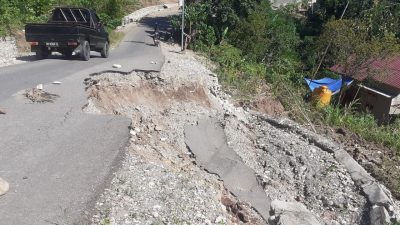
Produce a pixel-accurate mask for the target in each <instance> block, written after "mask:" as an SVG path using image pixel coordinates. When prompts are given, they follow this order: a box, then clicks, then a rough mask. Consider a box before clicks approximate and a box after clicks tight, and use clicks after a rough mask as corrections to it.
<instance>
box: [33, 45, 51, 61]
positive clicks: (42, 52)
mask: <svg viewBox="0 0 400 225" xmlns="http://www.w3.org/2000/svg"><path fill="white" fill-rule="evenodd" d="M49 54H50V52H49V51H47V49H45V48H40V49H38V50H37V51H36V59H37V60H41V59H47V58H48V57H49Z"/></svg>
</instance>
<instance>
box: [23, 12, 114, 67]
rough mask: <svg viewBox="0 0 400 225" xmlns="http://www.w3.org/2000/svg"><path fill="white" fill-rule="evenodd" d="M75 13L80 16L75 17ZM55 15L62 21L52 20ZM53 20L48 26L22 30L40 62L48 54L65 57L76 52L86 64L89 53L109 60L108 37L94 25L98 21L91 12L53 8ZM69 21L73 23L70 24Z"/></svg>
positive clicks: (46, 24) (27, 27) (28, 25)
mask: <svg viewBox="0 0 400 225" xmlns="http://www.w3.org/2000/svg"><path fill="white" fill-rule="evenodd" d="M67 12H68V13H69V16H67V14H66V13H67ZM74 12H76V13H75V14H74ZM78 13H79V14H80V15H82V16H81V17H78V16H77V14H78ZM58 14H61V15H62V17H64V18H65V21H62V20H60V21H58V20H57V19H55V18H60V17H61V16H60V15H58ZM84 15H85V16H84ZM62 17H61V18H62ZM52 18H53V20H50V22H48V23H44V24H38V23H32V24H27V25H26V26H25V38H26V40H27V41H28V42H30V43H31V51H32V52H36V55H37V57H38V58H39V59H42V58H46V57H47V56H48V55H49V54H51V52H60V53H62V54H64V55H65V56H67V57H71V56H72V53H73V52H75V53H77V54H80V55H81V58H82V59H83V60H89V58H90V51H98V52H100V53H101V55H102V56H103V57H108V48H109V39H108V33H107V32H106V31H105V30H104V27H103V26H102V25H101V23H99V22H96V21H98V17H97V16H96V15H95V14H94V12H92V11H90V10H88V9H83V8H56V9H55V10H54V11H53V16H52ZM68 18H70V19H71V18H74V19H73V20H72V21H69V20H68ZM78 18H80V20H78ZM54 20H56V21H54Z"/></svg>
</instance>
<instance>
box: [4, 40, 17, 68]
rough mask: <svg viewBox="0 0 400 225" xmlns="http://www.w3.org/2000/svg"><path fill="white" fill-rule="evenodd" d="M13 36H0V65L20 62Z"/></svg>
mask: <svg viewBox="0 0 400 225" xmlns="http://www.w3.org/2000/svg"><path fill="white" fill-rule="evenodd" d="M17 56H18V51H17V45H16V42H15V39H14V38H10V37H7V38H0V67H3V66H9V65H14V64H17V63H21V61H20V60H17Z"/></svg>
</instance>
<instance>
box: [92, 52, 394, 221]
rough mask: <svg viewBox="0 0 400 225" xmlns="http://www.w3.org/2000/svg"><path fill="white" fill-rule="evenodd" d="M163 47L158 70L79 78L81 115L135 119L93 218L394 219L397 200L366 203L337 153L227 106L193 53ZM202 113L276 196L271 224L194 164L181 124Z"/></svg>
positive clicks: (203, 167)
mask: <svg viewBox="0 0 400 225" xmlns="http://www.w3.org/2000/svg"><path fill="white" fill-rule="evenodd" d="M163 50H164V54H165V56H166V62H168V63H166V64H165V65H164V67H163V68H162V71H161V72H160V73H155V72H143V71H142V72H133V73H131V74H125V75H124V74H116V73H105V74H100V75H96V76H92V77H91V78H90V79H88V80H87V81H86V84H87V93H88V96H89V103H88V105H87V106H86V107H85V111H87V112H89V113H109V114H110V113H112V114H118V115H124V116H126V117H129V118H131V120H132V124H131V131H130V132H131V141H130V146H129V147H128V154H127V157H126V160H125V162H124V165H123V167H122V168H121V170H120V171H119V172H118V173H117V174H116V177H115V178H114V180H113V182H112V185H111V187H110V189H109V190H107V191H106V192H105V193H104V194H103V197H102V198H101V199H100V201H99V202H98V204H97V208H98V213H97V214H96V215H95V216H94V219H93V223H94V224H101V223H104V222H109V223H111V224H221V223H222V224H244V223H246V224H266V223H269V224H282V225H284V224H304V225H305V224H332V225H333V224H363V225H364V224H384V222H390V220H391V222H394V220H395V216H396V213H395V211H396V210H397V205H396V204H397V203H395V202H394V201H393V200H390V202H391V204H390V205H383V207H384V209H385V210H386V211H383V208H377V207H380V206H382V205H379V204H374V203H373V202H371V199H370V198H369V197H370V196H368V195H367V194H366V192H365V190H364V189H365V186H363V185H362V184H360V183H359V182H357V179H354V171H351V168H350V169H349V167H348V166H347V163H346V162H345V161H343V160H340V158H339V157H338V156H337V155H336V154H335V152H332V151H327V150H326V149H324V147H323V146H322V145H321V144H318V143H316V142H315V141H313V139H311V138H310V137H308V136H306V135H304V134H301V133H299V132H298V131H297V130H296V129H295V128H296V127H297V126H298V125H294V126H292V127H290V126H289V127H288V126H283V127H282V126H280V125H279V124H276V123H273V122H272V121H273V120H268V119H266V118H268V117H264V116H260V115H258V114H257V113H253V112H248V111H245V110H244V109H243V108H240V107H239V108H237V107H235V106H233V105H232V104H231V103H230V102H229V96H227V95H226V94H224V93H223V92H222V91H221V88H220V86H219V84H218V80H217V78H216V77H215V75H214V74H213V73H212V72H210V71H209V70H208V69H207V68H206V67H205V66H203V65H202V64H201V63H199V62H198V61H197V60H196V58H195V55H193V54H192V53H190V52H189V53H187V54H186V55H182V54H178V53H176V52H177V51H176V50H177V49H175V48H174V47H171V46H163ZM208 118H212V121H218V123H219V124H221V129H223V131H224V133H225V135H226V137H225V138H224V139H225V140H222V141H223V142H224V143H225V144H226V146H228V147H226V148H225V149H227V151H234V154H235V155H237V156H239V158H240V159H239V160H238V161H240V162H242V163H243V165H244V166H246V167H247V168H249V169H251V170H252V171H254V174H255V176H257V180H258V181H259V182H258V184H256V185H260V186H261V187H262V189H263V190H264V191H265V193H266V195H267V196H269V197H270V198H271V199H272V200H273V201H272V204H271V206H268V208H269V210H270V211H269V213H270V214H271V217H269V218H268V221H265V220H263V219H262V217H261V216H260V215H259V214H258V213H257V211H258V212H260V211H259V209H257V206H256V205H253V207H255V209H252V208H251V206H249V204H247V203H246V202H241V201H238V200H243V199H241V197H240V195H237V197H234V196H233V195H232V194H231V193H230V192H232V193H233V194H235V192H234V190H233V189H234V188H231V189H230V190H229V189H228V190H227V189H226V187H229V185H228V186H226V185H224V182H223V181H224V172H220V173H217V174H215V175H214V174H209V173H207V172H206V171H210V172H213V171H212V170H210V169H209V168H207V167H208V166H209V164H207V163H204V164H203V163H199V161H198V160H199V159H198V157H200V155H196V152H195V151H191V150H193V149H187V143H186V142H185V126H194V127H196V126H198V125H199V124H198V121H202V120H204V119H206V120H207V119H208ZM202 138H203V139H204V137H202ZM202 138H200V137H199V139H202ZM205 142H207V139H204V142H203V143H205ZM333 145H335V144H334V143H333ZM188 146H189V145H188ZM189 147H190V146H189ZM217 151H218V149H217ZM228 155H229V154H228ZM214 165H217V166H218V163H216V164H214ZM221 165H223V163H221ZM232 165H233V164H232ZM216 171H217V172H218V171H220V170H216ZM222 171H226V170H222ZM229 171H230V172H232V171H235V170H234V169H232V168H231V169H230V170H229ZM214 172H215V171H214ZM231 175H232V174H231ZM231 177H235V176H234V174H233V176H231ZM240 181H241V180H240V179H238V182H240ZM382 190H385V191H386V189H382ZM387 196H389V197H390V195H387ZM385 213H386V214H385ZM260 214H261V215H263V213H260ZM377 221H378V222H377Z"/></svg>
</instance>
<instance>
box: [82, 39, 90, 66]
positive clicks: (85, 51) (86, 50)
mask: <svg viewBox="0 0 400 225" xmlns="http://www.w3.org/2000/svg"><path fill="white" fill-rule="evenodd" d="M81 58H82V60H84V61H89V59H90V45H89V42H88V41H84V42H83V43H82V51H81Z"/></svg>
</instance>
